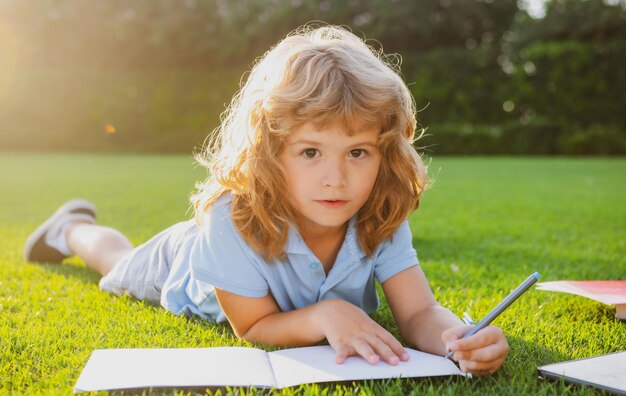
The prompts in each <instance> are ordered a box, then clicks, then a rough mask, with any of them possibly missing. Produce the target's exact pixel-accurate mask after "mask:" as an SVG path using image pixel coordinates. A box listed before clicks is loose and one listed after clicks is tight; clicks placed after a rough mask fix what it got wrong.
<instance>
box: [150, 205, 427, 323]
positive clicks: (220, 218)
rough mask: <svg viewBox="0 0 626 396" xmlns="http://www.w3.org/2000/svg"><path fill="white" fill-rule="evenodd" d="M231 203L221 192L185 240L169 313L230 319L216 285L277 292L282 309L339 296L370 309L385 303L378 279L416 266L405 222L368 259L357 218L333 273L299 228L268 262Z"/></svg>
mask: <svg viewBox="0 0 626 396" xmlns="http://www.w3.org/2000/svg"><path fill="white" fill-rule="evenodd" d="M231 202H232V197H231V196H230V194H227V195H224V196H223V197H221V198H220V199H219V200H217V201H216V202H215V203H214V204H213V205H212V207H211V208H210V210H209V211H208V212H207V214H206V215H205V217H204V219H203V223H202V225H201V226H195V225H194V226H193V229H192V230H190V231H191V232H187V234H186V237H185V238H183V239H181V241H180V246H179V247H178V248H177V249H176V253H175V257H174V260H173V261H172V267H171V270H170V273H169V275H168V277H167V280H166V281H165V284H164V285H163V288H162V290H161V305H162V306H163V307H165V308H166V309H168V310H169V311H171V312H173V313H175V314H186V315H198V316H200V317H202V318H204V319H207V320H211V321H216V322H221V321H224V320H225V319H226V317H225V316H224V314H223V312H222V310H221V309H220V307H219V304H218V303H217V300H216V298H215V293H214V287H217V288H219V289H223V290H226V291H228V292H231V293H234V294H238V295H240V296H244V297H252V298H259V297H264V296H266V295H268V294H271V295H272V296H273V297H274V299H275V300H276V302H277V303H278V306H279V307H280V309H281V310H282V311H283V312H284V311H290V310H293V309H298V308H303V307H306V306H308V305H311V304H314V303H316V302H319V301H322V300H326V299H330V298H340V299H343V300H346V301H348V302H350V303H352V304H354V305H356V306H358V307H360V308H361V309H363V310H364V311H365V312H367V313H372V312H374V311H375V310H376V308H378V305H379V299H378V295H377V292H376V286H375V280H378V281H379V282H380V283H382V282H384V281H386V280H387V279H389V278H390V277H391V276H393V275H395V274H397V273H398V272H400V271H403V270H405V269H407V268H409V267H412V266H415V265H418V260H417V254H416V252H415V249H413V241H412V236H411V230H410V229H409V225H408V223H407V222H406V221H405V222H403V223H402V224H401V225H400V227H399V228H398V230H397V231H396V233H395V234H394V236H393V237H392V238H391V239H390V240H387V241H385V242H384V243H382V244H381V245H380V246H378V248H377V249H376V250H375V252H374V254H372V256H371V257H367V256H365V253H363V251H362V250H361V248H360V247H359V244H358V238H357V231H356V228H355V227H354V224H355V219H354V218H353V219H351V220H350V222H349V226H348V230H347V232H346V236H345V239H344V241H343V244H342V246H341V248H340V250H339V253H338V255H337V259H336V260H335V263H334V265H333V267H332V269H331V270H330V271H329V273H328V275H326V274H325V273H324V268H323V266H322V263H321V262H320V261H319V260H318V259H317V257H315V255H314V254H313V253H312V252H311V250H310V249H309V248H308V247H307V245H306V244H305V243H304V241H303V239H302V237H301V236H300V234H299V233H298V231H297V230H296V229H295V227H291V228H290V229H289V235H288V239H287V243H286V245H285V252H286V259H285V260H283V261H274V262H271V263H268V262H267V261H265V260H264V259H263V257H261V256H260V255H259V254H258V253H257V252H255V251H254V250H252V249H251V248H250V247H249V246H248V245H247V244H246V242H245V241H244V239H243V238H242V237H241V235H240V234H239V232H238V231H237V229H236V228H235V226H234V224H233V222H232V220H231V217H230V213H231Z"/></svg>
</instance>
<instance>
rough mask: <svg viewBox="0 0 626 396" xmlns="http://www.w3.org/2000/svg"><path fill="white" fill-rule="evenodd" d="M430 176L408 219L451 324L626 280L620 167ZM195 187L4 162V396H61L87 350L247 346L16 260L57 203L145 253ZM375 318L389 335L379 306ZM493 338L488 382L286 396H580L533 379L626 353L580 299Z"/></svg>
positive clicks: (438, 168) (623, 169)
mask: <svg viewBox="0 0 626 396" xmlns="http://www.w3.org/2000/svg"><path fill="white" fill-rule="evenodd" d="M429 171H430V174H431V177H432V179H433V183H432V186H431V188H430V189H429V190H428V191H427V192H426V193H425V195H424V198H423V200H422V202H421V205H420V209H419V210H418V211H417V212H416V213H414V214H413V215H412V217H411V227H412V229H413V233H414V246H415V248H416V249H417V251H418V255H419V257H420V260H421V264H422V266H423V268H424V270H425V272H426V274H427V276H428V278H429V280H430V284H431V287H432V288H433V291H434V293H435V295H436V297H437V298H438V300H439V301H440V302H441V303H442V304H443V305H445V306H447V307H449V308H450V309H451V310H452V311H453V312H455V313H456V314H458V315H461V314H462V313H463V312H464V311H467V312H469V313H470V314H471V315H472V316H473V317H474V319H476V318H480V317H482V316H484V315H485V314H486V313H487V312H488V311H489V310H490V309H491V308H492V307H493V306H495V305H496V304H497V303H498V302H499V301H500V300H501V299H502V298H503V297H504V296H505V295H506V294H508V292H509V291H510V290H511V289H512V288H514V287H515V286H517V284H519V283H520V282H521V281H523V280H524V279H526V277H527V276H528V275H530V274H531V273H532V272H534V271H538V272H540V273H541V274H542V281H549V280H560V279H626V259H625V258H624V253H626V205H625V202H626V160H624V159H561V158H556V159H547V158H437V159H434V160H432V162H431V163H430V167H429ZM203 175H204V171H203V170H201V169H198V168H197V167H196V166H195V165H194V163H193V160H192V158H191V157H189V156H133V155H126V156H121V155H119V156H117V155H98V156H95V155H93V156H92V155H75V154H71V155H70V154H28V155H25V154H7V153H0V389H1V390H2V393H28V394H32V393H43V394H59V393H61V394H69V393H71V391H72V387H73V385H74V383H75V381H76V379H77V378H78V375H79V374H80V371H81V369H82V367H83V366H84V364H85V362H86V361H87V359H88V357H89V355H90V353H91V351H92V350H93V349H97V348H140V347H142V348H147V347H208V346H218V345H220V346H221V345H247V344H246V343H245V342H243V341H239V340H237V339H236V337H235V336H234V335H233V333H232V331H231V330H230V328H229V327H228V326H227V325H213V324H210V323H206V322H203V321H201V320H197V319H187V318H184V317H176V316H174V315H172V314H170V313H169V312H167V311H165V310H164V309H162V308H158V307H153V306H149V305H146V304H144V303H142V302H139V301H136V300H133V299H130V298H127V297H115V296H113V295H110V294H107V293H104V292H101V291H99V290H98V276H97V274H96V273H94V272H92V271H90V270H89V269H87V268H86V267H85V266H84V265H83V264H82V263H81V262H80V261H79V260H77V259H71V260H67V262H66V263H64V264H63V265H38V264H27V263H24V262H23V261H22V255H21V250H22V245H23V242H24V240H25V238H26V237H27V235H28V234H29V233H30V232H31V231H32V230H33V229H34V227H36V226H37V225H38V224H39V223H40V222H41V221H42V220H44V219H45V218H46V217H47V216H48V215H49V214H50V213H51V212H52V211H53V210H54V209H55V208H56V207H57V206H58V205H60V204H61V203H62V202H64V201H65V200H67V199H68V198H72V197H83V198H87V199H89V200H92V201H93V202H95V203H96V204H97V206H98V210H99V212H98V220H99V222H100V223H101V224H104V225H110V226H113V227H115V228H118V229H120V230H121V231H123V232H124V233H126V234H127V235H128V236H129V238H130V239H131V241H132V242H133V243H141V242H142V241H145V240H146V239H147V238H149V237H150V236H151V235H153V234H154V233H156V232H158V231H160V230H161V229H163V228H164V227H166V226H168V225H170V224H172V223H174V222H176V221H180V220H184V219H187V218H189V216H190V215H191V213H190V212H189V211H188V200H187V197H188V195H189V193H190V192H191V191H192V189H193V185H194V182H195V181H196V180H199V179H200V178H202V177H203ZM374 317H375V319H376V320H378V321H379V322H380V323H383V324H384V325H385V326H387V327H388V328H389V329H391V330H392V331H395V328H394V327H393V321H392V319H391V314H390V312H389V310H388V308H387V306H386V305H385V304H384V303H383V305H382V308H381V309H380V310H379V311H378V312H377V313H376V314H375V315H374ZM495 324H496V325H498V326H500V327H501V328H503V329H504V331H505V333H506V335H507V338H508V340H509V343H510V345H511V352H510V354H509V356H508V358H507V361H506V363H505V364H504V366H503V368H502V369H501V370H500V371H499V372H498V373H497V374H496V375H494V376H491V377H485V378H475V379H473V380H465V379H463V378H440V379H419V380H389V381H366V382H356V383H353V384H334V385H310V386H302V387H300V388H291V389H287V390H283V391H282V393H285V394H326V393H331V392H336V393H340V394H368V393H373V394H380V393H388V394H408V393H413V394H481V395H482V394H588V393H593V391H591V390H589V389H584V388H577V387H571V386H569V385H566V384H563V383H550V382H543V381H541V380H538V379H537V374H536V367H537V366H538V365H543V364H547V363H552V362H558V361H562V360H569V359H574V358H582V357H587V356H593V355H597V354H602V353H609V352H614V351H619V350H625V349H626V324H624V323H621V322H619V321H618V320H616V319H615V317H614V308H612V307H609V306H605V305H602V304H599V303H596V302H593V301H591V300H587V299H584V298H582V297H576V296H570V295H566V294H559V293H551V292H544V291H537V290H534V289H531V290H530V291H529V292H528V293H526V294H525V295H524V296H522V298H520V300H518V301H517V302H516V303H515V304H514V305H513V306H511V308H509V309H508V310H507V311H506V312H505V313H504V314H502V315H501V316H500V317H499V318H498V319H497V320H496V322H495ZM237 391H238V390H226V392H237ZM243 391H244V392H245V391H247V390H243ZM222 392H224V390H222ZM152 393H158V392H152Z"/></svg>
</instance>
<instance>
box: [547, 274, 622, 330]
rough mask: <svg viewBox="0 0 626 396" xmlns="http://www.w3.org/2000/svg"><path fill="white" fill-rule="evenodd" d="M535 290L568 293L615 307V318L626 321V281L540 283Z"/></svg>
mask: <svg viewBox="0 0 626 396" xmlns="http://www.w3.org/2000/svg"><path fill="white" fill-rule="evenodd" d="M537 290H549V291H556V292H564V293H570V294H575V295H577V296H583V297H587V298H590V299H592V300H595V301H598V302H601V303H604V304H607V305H615V316H617V317H618V318H619V319H621V320H626V280H594V281H555V282H541V283H537Z"/></svg>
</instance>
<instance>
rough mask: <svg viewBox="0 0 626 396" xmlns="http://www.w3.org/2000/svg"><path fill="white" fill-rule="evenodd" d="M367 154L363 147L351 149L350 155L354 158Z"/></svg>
mask: <svg viewBox="0 0 626 396" xmlns="http://www.w3.org/2000/svg"><path fill="white" fill-rule="evenodd" d="M366 154H367V152H366V151H365V150H363V149H354V150H350V156H351V157H352V158H362V157H364V156H365V155H366Z"/></svg>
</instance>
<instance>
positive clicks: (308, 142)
mask: <svg viewBox="0 0 626 396" xmlns="http://www.w3.org/2000/svg"><path fill="white" fill-rule="evenodd" d="M297 144H302V145H309V146H319V145H321V144H322V143H321V142H318V141H315V140H307V139H300V140H296V141H295V142H291V143H287V146H295V145H297ZM360 146H370V147H378V144H376V143H375V142H371V141H369V140H366V141H363V142H358V143H355V144H351V145H350V146H349V147H360Z"/></svg>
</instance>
